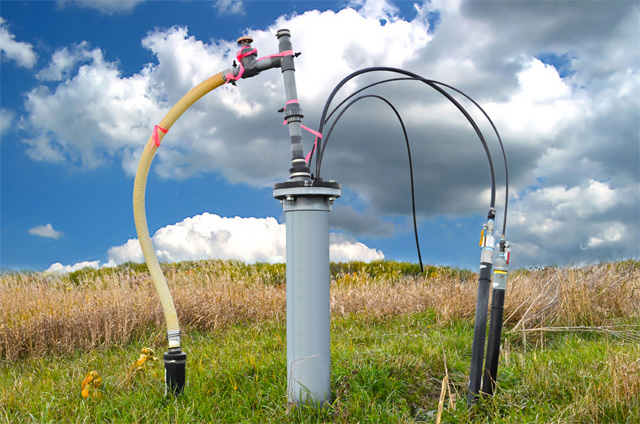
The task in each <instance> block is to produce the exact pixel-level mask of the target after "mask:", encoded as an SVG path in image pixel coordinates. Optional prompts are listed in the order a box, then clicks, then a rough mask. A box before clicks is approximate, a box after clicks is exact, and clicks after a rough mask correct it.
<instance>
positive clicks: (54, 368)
mask: <svg viewBox="0 0 640 424" xmlns="http://www.w3.org/2000/svg"><path fill="white" fill-rule="evenodd" d="M164 268H165V274H166V275H167V277H168V280H169V284H170V287H171V289H172V292H173V296H174V299H175V302H176V306H177V309H178V316H179V317H180V320H181V324H182V326H183V348H184V349H185V350H186V351H187V353H188V365H187V388H186V391H185V393H184V394H183V395H182V396H180V397H179V398H175V399H174V398H167V397H165V396H164V393H163V392H164V382H163V366H162V363H161V361H153V360H152V359H149V360H147V361H146V362H145V363H144V364H143V365H142V366H138V367H135V366H133V363H134V362H135V361H136V360H137V359H138V358H139V357H140V353H141V350H142V349H143V348H145V347H148V348H152V349H154V350H155V352H156V353H155V356H157V357H159V358H161V356H162V352H163V351H165V350H166V341H165V340H164V336H165V329H164V323H163V319H162V315H161V314H162V312H161V309H160V307H159V304H158V301H157V299H156V295H155V292H154V290H153V287H152V285H151V284H150V281H149V277H148V275H147V273H146V268H145V267H144V266H140V265H134V264H128V265H123V266H120V267H118V268H115V269H102V270H100V271H96V270H90V269H88V270H82V271H78V272H75V273H72V274H68V275H63V276H53V275H49V276H47V275H42V274H26V273H14V274H4V275H2V277H1V280H0V422H9V423H14V422H15V423H22V422H27V423H30V422H34V423H58V422H60V423H63V422H64V423H66V422H71V423H75V422H78V423H80V422H82V423H85V422H86V423H92V422H96V423H98V422H100V423H101V422H114V423H115V422H123V423H125V422H126V423H133V422H140V423H143V422H163V423H164V422H176V423H191V422H193V423H200V422H203V423H209V422H212V423H227V422H228V423H235V422H247V423H266V422H276V423H280V422H285V423H288V422H291V423H302V422H305V423H306V422H311V423H315V422H340V423H357V422H361V423H365V422H371V423H373V422H375V423H387V422H388V423H396V422H399V423H404V422H428V423H432V422H437V421H438V420H440V421H441V422H450V423H456V422H478V423H485V422H486V423H520V422H522V423H535V422H538V423H638V422H640V262H638V261H625V262H618V263H603V264H598V265H592V266H586V267H582V268H545V269H539V270H521V271H517V272H514V273H512V274H511V275H510V278H509V281H508V290H507V294H506V304H505V319H506V323H505V329H504V337H503V344H502V352H501V357H500V368H499V373H498V384H499V387H498V388H497V391H496V394H495V396H494V397H493V398H486V399H481V400H480V402H479V404H478V405H477V406H476V407H474V408H472V409H471V410H469V409H467V407H466V402H465V395H466V384H467V375H468V372H469V359H470V355H471V346H470V345H471V339H472V333H473V316H474V313H475V311H474V309H475V293H476V288H477V275H475V274H473V273H472V272H469V271H461V270H456V269H449V268H442V267H428V268H427V270H426V272H425V273H424V274H422V275H418V271H419V270H418V269H417V267H416V266H415V265H411V264H403V263H394V262H379V263H373V264H363V263H349V264H332V283H331V284H332V285H331V304H332V322H331V329H332V399H333V402H332V403H331V405H329V406H328V407H326V408H325V409H323V410H321V411H316V410H313V409H308V408H297V409H296V408H290V407H288V406H287V402H286V393H285V388H286V332H285V324H284V323H285V287H284V279H285V269H284V265H277V264H276V265H269V264H256V265H245V264H243V263H240V262H233V261H232V262H223V261H200V262H182V263H177V264H167V265H164ZM90 371H95V372H96V373H97V374H98V375H99V376H100V378H101V384H100V385H99V386H98V387H97V388H93V389H92V390H91V391H90V393H89V396H88V397H87V398H84V397H83V396H82V395H81V383H82V381H83V380H84V379H85V377H86V376H87V374H88V373H89V372H90ZM439 406H440V408H441V412H439V411H438V410H439Z"/></svg>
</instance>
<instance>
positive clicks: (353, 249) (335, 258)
mask: <svg viewBox="0 0 640 424" xmlns="http://www.w3.org/2000/svg"><path fill="white" fill-rule="evenodd" d="M329 257H330V258H331V261H332V262H349V261H364V262H371V261H378V260H382V259H384V253H382V251H380V250H377V249H372V248H370V247H368V246H367V245H365V244H364V243H361V242H359V241H356V240H353V239H351V238H349V237H346V236H345V235H344V234H340V233H332V234H330V235H329Z"/></svg>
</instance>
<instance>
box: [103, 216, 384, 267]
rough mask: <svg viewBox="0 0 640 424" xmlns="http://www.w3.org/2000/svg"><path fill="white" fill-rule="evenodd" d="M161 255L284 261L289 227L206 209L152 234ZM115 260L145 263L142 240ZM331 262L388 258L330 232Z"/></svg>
mask: <svg viewBox="0 0 640 424" xmlns="http://www.w3.org/2000/svg"><path fill="white" fill-rule="evenodd" d="M151 241H152V243H153V245H154V248H155V250H156V255H157V256H158V260H160V261H162V262H177V261H183V260H197V259H239V260H242V261H245V262H250V263H251V262H285V261H286V227H285V224H280V223H278V221H277V220H276V219H275V218H240V217H235V218H224V217H220V216H218V215H215V214H209V213H204V214H202V215H196V216H194V217H192V218H186V219H185V220H183V221H181V222H178V223H176V224H172V225H167V226H166V227H163V228H161V229H159V230H158V231H157V232H156V233H155V234H154V235H153V237H152V239H151ZM108 256H109V260H110V261H113V263H123V262H127V261H134V262H143V261H144V257H143V255H142V251H141V249H140V244H139V243H138V240H137V239H131V240H128V241H127V242H126V243H125V244H123V245H120V246H115V247H112V248H111V249H109V252H108ZM329 256H330V258H331V260H332V261H349V260H361V261H367V262H369V261H372V260H376V259H383V258H384V254H383V253H382V252H381V251H379V250H376V249H372V248H369V247H367V246H366V245H364V244H363V243H360V242H357V241H355V240H352V239H348V238H347V237H345V236H342V235H336V234H332V235H331V237H330V246H329Z"/></svg>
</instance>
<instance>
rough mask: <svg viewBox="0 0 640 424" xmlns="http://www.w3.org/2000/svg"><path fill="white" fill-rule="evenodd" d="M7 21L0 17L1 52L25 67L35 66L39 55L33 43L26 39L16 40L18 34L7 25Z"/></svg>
mask: <svg viewBox="0 0 640 424" xmlns="http://www.w3.org/2000/svg"><path fill="white" fill-rule="evenodd" d="M6 24H7V21H6V20H5V19H3V18H2V17H0V52H2V56H5V57H7V58H8V59H11V60H15V61H16V63H17V64H18V65H19V66H21V67H23V68H33V66H34V65H35V64H36V62H37V61H38V56H37V55H36V53H35V52H34V50H33V45H32V44H31V43H27V42H24V41H16V40H15V38H16V36H15V35H13V34H12V33H11V32H9V29H8V28H7V27H6Z"/></svg>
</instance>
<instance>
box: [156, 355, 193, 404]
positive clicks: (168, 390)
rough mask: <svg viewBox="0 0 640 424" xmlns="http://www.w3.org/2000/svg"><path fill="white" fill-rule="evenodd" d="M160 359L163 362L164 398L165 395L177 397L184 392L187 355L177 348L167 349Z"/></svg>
mask: <svg viewBox="0 0 640 424" xmlns="http://www.w3.org/2000/svg"><path fill="white" fill-rule="evenodd" d="M162 359H163V360H164V382H165V388H164V390H165V392H164V393H165V396H166V395H167V394H172V395H174V396H178V395H180V393H182V391H183V390H184V384H185V380H186V377H185V376H186V366H187V354H186V353H185V352H183V351H182V349H180V348H179V347H178V348H173V349H169V351H168V352H165V353H164V355H163V356H162Z"/></svg>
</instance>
